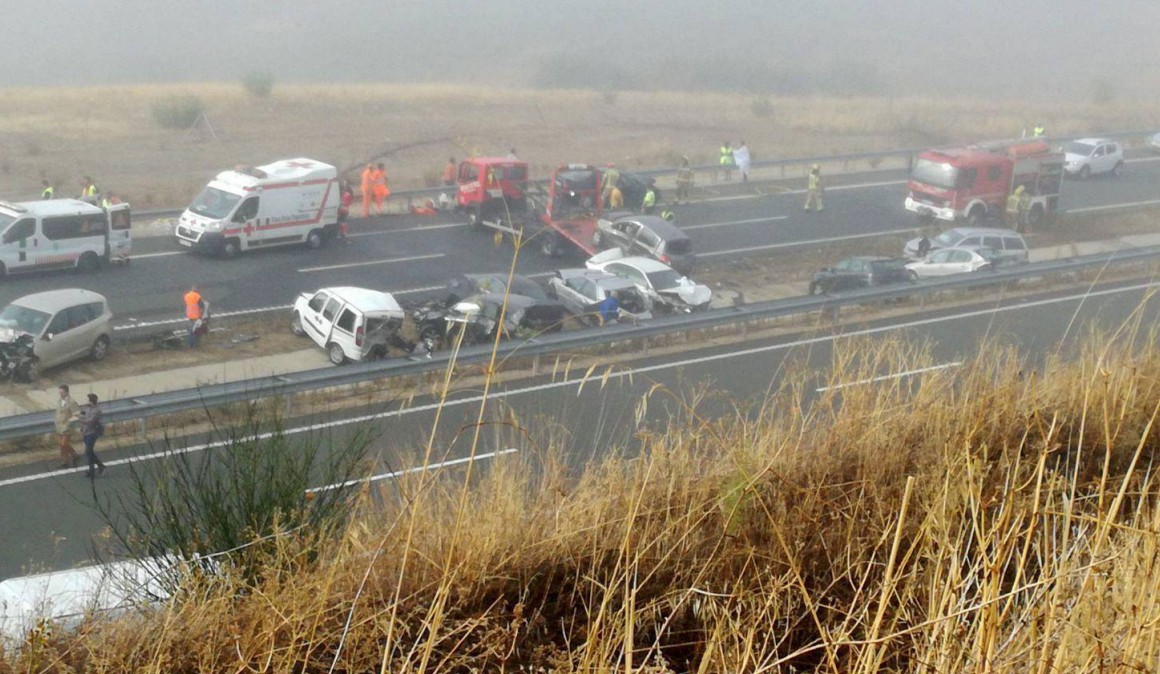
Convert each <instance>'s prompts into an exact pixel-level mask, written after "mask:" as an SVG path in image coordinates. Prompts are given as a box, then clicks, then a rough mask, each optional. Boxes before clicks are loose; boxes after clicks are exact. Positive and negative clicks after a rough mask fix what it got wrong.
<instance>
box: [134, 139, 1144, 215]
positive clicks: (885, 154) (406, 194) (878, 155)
mask: <svg viewBox="0 0 1160 674" xmlns="http://www.w3.org/2000/svg"><path fill="white" fill-rule="evenodd" d="M1155 133H1156V130H1155V129H1151V130H1147V131H1113V132H1110V133H1098V134H1091V133H1089V134H1083V135H1079V136H1048V137H1046V138H1045V140H1046V141H1047V142H1049V143H1060V142H1063V141H1068V140H1076V139H1077V138H1091V137H1099V138H1129V137H1132V136H1151V135H1153V134H1155ZM1029 140H1030V139H1029ZM930 149H932V148H930V147H921V148H910V149H905V150H878V151H874V152H854V153H850V154H829V155H821V156H816V157H791V158H787V159H767V160H763V161H755V162H752V163H750V167H751V168H754V169H757V168H778V167H782V168H785V167H790V166H800V165H802V164H821V163H833V162H852V161H862V160H870V159H886V158H889V157H907V158H910V157H913V156H914V155H916V154H918V153H920V152H926V151H927V150H930ZM692 168H693V170H694V171H697V172H699V173H705V172H716V171H720V170H721V165H720V164H701V165H697V166H694V167H692ZM676 172H677V167H675V166H674V167H666V168H651V169H641V170H637V171H629V173H636V174H638V175H643V176H651V177H658V176H665V175H675V174H676ZM532 182H538V183H545V182H546V179H541V180H535V181H532ZM446 191H447V187H446V186H440V187H422V188H416V189H412V190H398V191H392V192H391V197H390V198H391V199H397V198H398V199H406V200H407V203H412V202H413V201H414V200H415V199H419V198H425V197H436V196H438V195H439V194H440V193H441V192H446ZM182 212H183V211H182V210H174V209H164V210H155V211H141V212H139V213H134V217H137V218H157V219H160V218H175V217H177V216H179V215H181V213H182Z"/></svg>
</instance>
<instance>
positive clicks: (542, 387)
mask: <svg viewBox="0 0 1160 674" xmlns="http://www.w3.org/2000/svg"><path fill="white" fill-rule="evenodd" d="M1157 287H1160V281H1154V282H1150V283H1140V284H1137V285H1133V286H1128V287H1124V288H1110V289H1107V290H1098V291H1094V292H1083V293H1079V294H1075V295H1067V296H1065V297H1053V298H1048V299H1043V300H1035V301H1033V302H1017V303H1014V304H1010V305H1007V306H1002V307H988V308H986V309H976V310H973V311H965V312H962V313H957V314H951V315H940V316H935V317H932V318H922V319H918V320H913V321H907V322H904V323H891V324H889V325H882V326H878V327H874V328H862V329H861V330H853V331H851V332H843V333H839V334H834V335H821V336H818V337H805V338H802V339H797V340H794V341H792V342H785V343H781V344H766V345H764V346H755V347H752V348H749V349H741V350H736V351H726V352H723V353H718V354H714V355H711V356H697V357H695V358H686V359H683V360H674V361H667V362H664V363H657V364H656V365H646V366H642V367H636V368H631V369H625V370H617V371H614V372H610V373H609V374H608V375H607V376H604V375H601V376H599V377H596V376H594V377H591V378H584V377H581V378H579V379H564V380H560V381H553V382H548V383H545V384H536V385H534V386H525V387H523V388H517V389H509V390H504V391H493V392H492V393H490V394H489V395H488V396H487V399H488V400H502V399H505V398H513V397H516V396H518V395H521V394H525V393H539V392H541V391H549V390H552V389H558V388H564V387H569V386H575V387H577V388H580V387H582V386H583V385H585V384H591V385H593V386H594V387H596V388H600V387H602V386H603V385H604V382H606V381H609V380H613V379H624V378H629V379H630V380H631V379H632V378H633V377H635V376H636V375H640V374H646V373H649V372H659V371H662V370H671V369H676V368H682V367H685V366H687V365H699V364H702V363H712V362H717V361H722V360H729V359H732V358H739V357H743V356H752V355H756V354H759V353H770V352H773V351H782V350H786V349H794V348H797V347H799V346H811V345H813V344H820V343H823V342H831V341H837V340H839V339H850V338H853V337H865V336H868V335H878V334H883V333H887V332H891V331H895V330H905V329H909V328H917V327H922V326H925V325H933V324H936V323H945V322H947V321H953V320H960V319H968V318H976V317H979V316H987V315H992V314H1003V313H1010V312H1015V311H1024V310H1026V309H1029V308H1033V307H1041V306H1050V305H1053V304H1063V303H1065V302H1071V301H1074V300H1081V299H1082V300H1086V299H1091V298H1095V297H1106V296H1108V295H1116V294H1121V293H1129V292H1135V291H1137V290H1147V289H1149V288H1157ZM594 382H596V383H595V384H594ZM484 399H485V398H484V396H483V395H475V396H468V397H465V398H456V399H453V400H448V401H446V402H443V403H438V402H434V403H428V404H425V405H417V406H415V407H406V408H402V409H397V410H390V411H388V412H377V413H375V414H366V415H362V416H357V417H350V418H346V419H338V420H335V421H326V422H322V423H317V424H311V425H309V426H299V427H297V428H287V429H285V430H283V433H284V434H285V435H295V434H298V433H306V432H310V431H319V430H327V429H331V428H339V427H341V426H349V425H351V424H365V423H368V422H375V421H384V420H386V419H392V418H398V417H404V416H407V415H409V414H417V413H419V412H428V411H432V410H435V409H438V408H439V407H440V405H442V406H443V407H444V408H451V407H460V406H463V405H470V404H475V403H479V402H483V400H484ZM257 437H258V438H259V439H265V438H268V437H270V434H269V433H264V434H260V435H259V436H257ZM221 444H222V443H210V444H204V445H194V446H192V447H186V448H184V449H179V450H173V451H169V452H154V453H152V454H142V455H140V456H135V457H130V458H125V459H118V460H116V461H115V462H106V465H110V466H111V465H121V464H125V463H132V462H134V461H147V460H152V459H160V458H164V457H166V456H171V455H173V454H184V453H189V452H196V451H201V450H204V449H206V448H208V447H217V446H220V445H221ZM82 470H84V468H76V469H73V468H69V469H65V470H53V471H49V472H45V473H37V474H34V475H26V476H23V477H18V478H11V479H8V480H3V481H0V487H6V486H9V485H13V484H21V483H25V482H32V481H35V480H42V479H47V478H50V477H57V476H60V475H68V474H71V473H75V472H79V471H82Z"/></svg>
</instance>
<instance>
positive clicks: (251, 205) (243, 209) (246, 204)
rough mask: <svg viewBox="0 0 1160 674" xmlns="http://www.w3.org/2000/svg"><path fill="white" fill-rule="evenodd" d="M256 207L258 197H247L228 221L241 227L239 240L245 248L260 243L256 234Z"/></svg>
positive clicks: (258, 235)
mask: <svg viewBox="0 0 1160 674" xmlns="http://www.w3.org/2000/svg"><path fill="white" fill-rule="evenodd" d="M258 205H259V203H258V197H256V196H254V197H248V198H247V199H246V200H245V201H243V202H242V205H241V206H238V210H236V211H234V217H233V218H231V219H230V220H231V222H233V223H234V224H235V225H241V230H242V236H241V240H242V245H243V247H245V248H249V247H250V246H252V245H258V244H260V243H261V238H262V237H261V234H260V233H259V232H258Z"/></svg>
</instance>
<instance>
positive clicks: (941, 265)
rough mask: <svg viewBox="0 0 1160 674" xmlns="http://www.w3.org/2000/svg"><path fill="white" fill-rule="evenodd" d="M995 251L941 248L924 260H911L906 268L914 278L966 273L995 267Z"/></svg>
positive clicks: (988, 249) (987, 249)
mask: <svg viewBox="0 0 1160 674" xmlns="http://www.w3.org/2000/svg"><path fill="white" fill-rule="evenodd" d="M995 258H996V253H995V251H993V250H991V249H990V248H977V249H974V250H971V249H968V248H943V249H940V250H936V251H935V252H933V253H931V254H930V255H927V256H926V259H925V260H919V261H917V262H911V263H910V264H908V265H906V268H907V269H908V270H909V271H910V272H911V273H912V274H914V275H915V277H916V278H929V277H931V276H948V275H950V274H966V273H970V272H975V271H988V270H992V269H994V268H995V262H994V261H995Z"/></svg>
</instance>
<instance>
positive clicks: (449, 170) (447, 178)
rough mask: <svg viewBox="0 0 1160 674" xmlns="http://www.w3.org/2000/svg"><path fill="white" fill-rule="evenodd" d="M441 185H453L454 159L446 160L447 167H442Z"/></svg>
mask: <svg viewBox="0 0 1160 674" xmlns="http://www.w3.org/2000/svg"><path fill="white" fill-rule="evenodd" d="M443 184H444V185H447V186H451V185H454V184H455V157H452V158H450V159H448V160H447V166H444V167H443Z"/></svg>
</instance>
